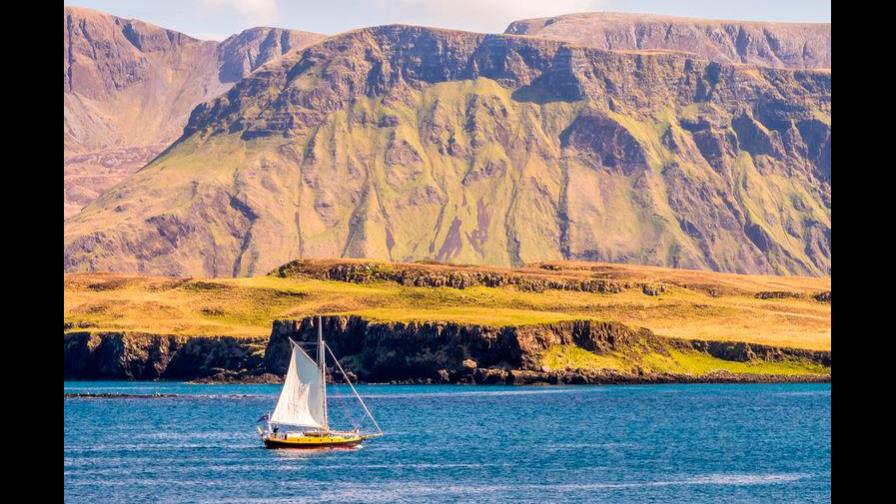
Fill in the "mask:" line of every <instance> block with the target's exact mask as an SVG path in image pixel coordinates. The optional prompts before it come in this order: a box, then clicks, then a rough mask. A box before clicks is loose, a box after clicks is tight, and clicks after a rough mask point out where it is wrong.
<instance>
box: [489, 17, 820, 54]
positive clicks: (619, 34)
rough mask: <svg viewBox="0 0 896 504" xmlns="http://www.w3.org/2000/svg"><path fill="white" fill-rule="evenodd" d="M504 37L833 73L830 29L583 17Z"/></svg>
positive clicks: (534, 22) (518, 26)
mask: <svg viewBox="0 0 896 504" xmlns="http://www.w3.org/2000/svg"><path fill="white" fill-rule="evenodd" d="M504 33H507V34H514V35H522V36H530V37H535V38H544V39H549V40H559V41H565V42H570V43H574V44H576V45H581V46H585V47H594V48H598V49H608V50H645V49H656V50H679V51H686V52H690V53H693V54H695V55H697V56H700V57H703V58H706V59H709V60H711V61H716V62H719V63H735V64H756V65H759V66H770V67H776V68H830V67H831V23H794V22H769V21H738V20H727V19H703V18H692V17H679V16H667V15H656V14H635V13H621V12H581V13H573V14H563V15H560V16H553V17H544V18H532V19H523V20H518V21H513V22H511V23H510V24H509V25H508V27H507V29H506V30H505V32H504Z"/></svg>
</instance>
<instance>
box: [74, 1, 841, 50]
mask: <svg viewBox="0 0 896 504" xmlns="http://www.w3.org/2000/svg"><path fill="white" fill-rule="evenodd" d="M65 5H76V6H80V7H89V8H92V9H97V10H101V11H104V12H108V13H110V14H114V15H116V16H120V17H125V18H137V19H141V20H143V21H146V22H149V23H152V24H156V25H159V26H162V27H164V28H170V29H173V30H177V31H180V32H183V33H186V34H188V35H191V36H193V37H197V38H200V39H208V40H222V39H224V38H226V37H227V36H229V35H232V34H234V33H238V32H240V31H242V30H244V29H246V28H251V27H253V26H275V27H281V28H293V29H297V30H305V31H312V32H318V33H324V34H327V35H332V34H335V33H339V32H343V31H346V30H352V29H355V28H362V27H365V26H375V25H382V24H391V23H405V24H417V25H424V26H435V27H440V28H453V29H458V30H468V31H476V32H489V33H496V32H502V31H504V29H505V28H506V27H507V25H508V24H509V23H510V22H511V21H515V20H518V19H526V18H532V17H547V16H557V15H560V14H568V13H572V12H587V11H615V12H642V13H653V14H670V15H676V16H689V17H702V18H713V19H740V20H754V21H803V22H830V21H831V0H750V1H745V0H687V1H685V0H678V1H675V0H155V1H152V2H147V1H145V0H80V1H74V2H72V1H69V0H65Z"/></svg>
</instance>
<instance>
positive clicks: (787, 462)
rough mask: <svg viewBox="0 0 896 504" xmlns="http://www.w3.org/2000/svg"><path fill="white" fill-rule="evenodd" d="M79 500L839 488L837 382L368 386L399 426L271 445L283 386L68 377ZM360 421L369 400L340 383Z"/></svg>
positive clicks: (663, 498) (394, 498) (70, 449)
mask: <svg viewBox="0 0 896 504" xmlns="http://www.w3.org/2000/svg"><path fill="white" fill-rule="evenodd" d="M64 388H65V391H66V392H116V393H131V394H152V393H156V392H158V393H175V394H182V395H181V396H179V397H174V398H135V399H96V398H89V399H83V398H75V399H71V398H69V399H65V400H64V403H65V440H64V444H65V468H64V480H65V481H64V483H65V501H66V502H129V503H136V502H214V503H229V502H239V503H243V502H317V503H320V502H379V503H399V502H532V503H536V502H538V503H541V502H609V503H613V502H688V503H690V504H693V503H701V502H827V501H830V499H831V386H830V385H814V384H786V385H777V384H776V385H656V386H607V387H600V386H575V387H503V386H440V385H430V386H399V385H368V386H359V387H358V390H359V392H360V393H361V395H362V396H364V397H365V400H366V402H367V403H368V405H369V406H370V408H371V410H373V412H374V414H375V415H376V417H377V420H378V421H379V422H380V425H381V426H382V428H383V430H384V431H385V432H386V436H385V437H383V438H379V439H374V440H371V441H369V442H368V443H366V444H365V445H364V446H363V447H361V448H358V449H353V450H330V451H320V452H305V451H295V450H266V449H264V448H263V447H262V444H261V441H260V440H259V438H258V435H257V434H256V432H255V425H256V423H255V422H256V420H257V419H258V417H259V416H260V415H262V414H263V413H265V412H267V411H270V410H271V409H272V408H273V406H274V403H275V402H276V398H277V394H278V393H279V386H276V385H191V384H181V383H119V382H103V383H90V382H65V384H64ZM330 395H331V398H332V402H331V416H332V417H334V421H335V422H337V423H341V424H342V425H343V426H351V424H352V422H353V421H356V420H357V419H358V417H360V408H358V407H356V403H354V402H352V401H353V399H352V398H351V396H350V395H349V391H348V390H347V389H346V388H344V387H342V386H332V387H330Z"/></svg>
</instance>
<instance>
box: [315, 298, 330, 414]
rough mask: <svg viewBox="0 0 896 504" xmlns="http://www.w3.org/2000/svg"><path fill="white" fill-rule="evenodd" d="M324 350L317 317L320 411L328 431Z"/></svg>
mask: <svg viewBox="0 0 896 504" xmlns="http://www.w3.org/2000/svg"><path fill="white" fill-rule="evenodd" d="M325 352H326V350H325V349H324V328H323V319H322V317H321V316H320V315H318V316H317V365H318V367H320V388H321V391H320V400H321V410H322V411H323V412H324V429H325V430H327V431H329V430H330V425H329V421H328V418H327V360H326V353H325Z"/></svg>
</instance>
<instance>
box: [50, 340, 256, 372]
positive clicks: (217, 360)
mask: <svg viewBox="0 0 896 504" xmlns="http://www.w3.org/2000/svg"><path fill="white" fill-rule="evenodd" d="M64 339H65V357H64V377H65V379H80V380H84V379H105V380H111V379H116V380H121V379H125V380H157V379H166V380H190V379H197V378H209V377H216V378H218V379H226V378H228V377H233V376H241V377H242V376H248V375H250V374H251V373H250V372H252V373H257V374H261V370H260V366H261V364H262V356H263V351H264V348H265V339H263V338H262V339H252V338H231V337H188V336H169V335H158V334H144V333H120V332H114V333H113V332H101V333H91V332H83V331H70V332H66V333H65V335H64Z"/></svg>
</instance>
